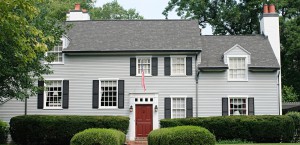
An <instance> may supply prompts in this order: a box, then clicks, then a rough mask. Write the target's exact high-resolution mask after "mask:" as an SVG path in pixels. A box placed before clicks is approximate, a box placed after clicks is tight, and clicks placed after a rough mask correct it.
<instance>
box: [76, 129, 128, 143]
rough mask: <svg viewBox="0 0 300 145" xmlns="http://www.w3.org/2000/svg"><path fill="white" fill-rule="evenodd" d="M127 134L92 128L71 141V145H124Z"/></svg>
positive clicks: (113, 130) (78, 134)
mask: <svg viewBox="0 0 300 145" xmlns="http://www.w3.org/2000/svg"><path fill="white" fill-rule="evenodd" d="M125 141H126V138H125V134H124V133H123V132H121V131H118V130H115V129H101V128H90V129H86V130H84V131H82V132H79V133H77V134H75V135H74V136H73V138H72V139H71V145H123V144H124V143H125Z"/></svg>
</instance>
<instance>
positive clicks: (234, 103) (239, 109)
mask: <svg viewBox="0 0 300 145" xmlns="http://www.w3.org/2000/svg"><path fill="white" fill-rule="evenodd" d="M229 106H230V108H229V111H230V115H247V114H248V113H247V99H246V98H230V99H229Z"/></svg>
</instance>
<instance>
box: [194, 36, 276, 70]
mask: <svg viewBox="0 0 300 145" xmlns="http://www.w3.org/2000/svg"><path fill="white" fill-rule="evenodd" d="M200 40H201V43H202V45H203V46H202V54H201V64H200V65H199V67H200V68H224V67H227V65H226V64H224V61H223V54H224V52H226V51H227V50H229V49H230V48H232V47H233V46H235V45H236V44H239V45H240V46H241V47H243V48H244V49H246V50H247V51H248V52H250V53H251V56H250V57H251V64H249V67H250V68H279V64H278V62H277V59H276V57H275V54H274V52H273V50H272V47H271V45H270V43H269V41H268V39H267V38H266V37H264V36H262V35H247V36H240V35H235V36H227V35H226V36H218V35H216V36H200Z"/></svg>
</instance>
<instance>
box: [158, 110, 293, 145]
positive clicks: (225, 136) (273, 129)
mask: <svg viewBox="0 0 300 145" xmlns="http://www.w3.org/2000/svg"><path fill="white" fill-rule="evenodd" d="M160 125H161V127H171V126H172V125H174V126H180V125H193V126H202V127H204V128H206V129H208V130H209V131H210V132H212V133H213V134H214V135H215V136H216V138H217V140H234V139H240V140H247V141H252V142H269V143H273V142H281V141H282V142H291V141H292V139H293V131H294V127H295V126H294V123H293V120H292V119H291V118H290V117H288V116H275V115H273V116H272V115H262V116H219V117H206V118H200V117H199V118H184V119H174V122H173V119H163V120H161V121H160Z"/></svg>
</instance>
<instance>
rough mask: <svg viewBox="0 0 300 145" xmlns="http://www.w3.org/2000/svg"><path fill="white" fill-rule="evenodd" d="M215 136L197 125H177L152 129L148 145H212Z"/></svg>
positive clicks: (214, 141)
mask: <svg viewBox="0 0 300 145" xmlns="http://www.w3.org/2000/svg"><path fill="white" fill-rule="evenodd" d="M215 143H216V138H215V136H214V135H213V134H212V133H211V132H209V131H208V130H207V129H205V128H202V127H198V126H178V127H170V128H162V129H157V130H153V131H151V132H150V134H149V135H148V145H214V144H215Z"/></svg>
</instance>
